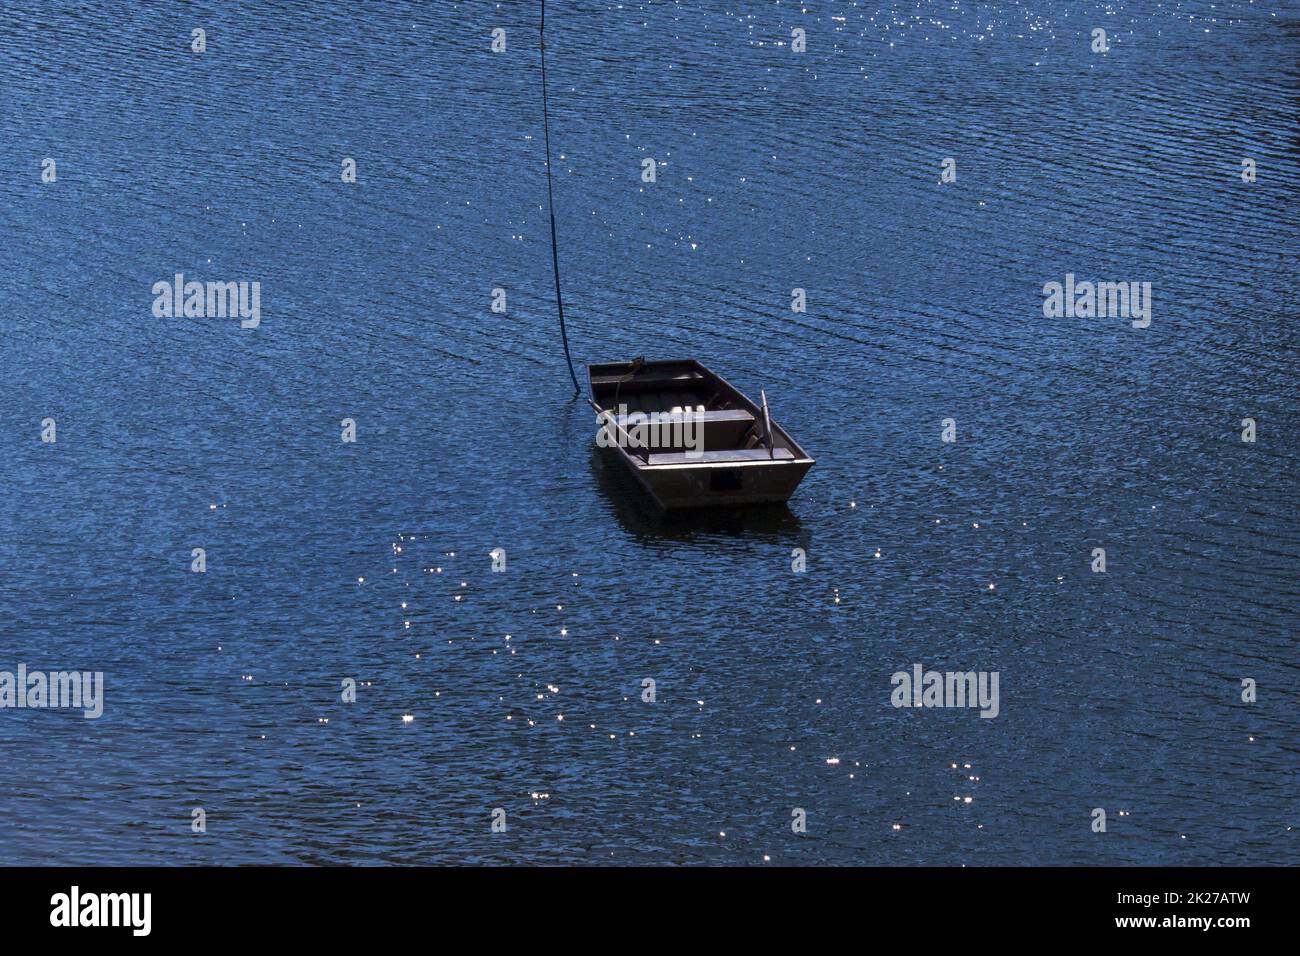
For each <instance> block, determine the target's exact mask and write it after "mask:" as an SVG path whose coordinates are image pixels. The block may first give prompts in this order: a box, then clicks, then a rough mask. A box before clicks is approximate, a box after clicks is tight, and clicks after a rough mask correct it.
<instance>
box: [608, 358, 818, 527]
mask: <svg viewBox="0 0 1300 956" xmlns="http://www.w3.org/2000/svg"><path fill="white" fill-rule="evenodd" d="M587 378H588V381H589V382H590V385H591V399H590V403H591V406H592V407H593V408H594V409H595V410H596V413H597V419H598V421H599V422H600V425H601V430H600V432H598V434H597V444H600V445H602V446H607V447H609V448H610V450H611V451H612V452H614V453H616V454H617V455H618V456H619V458H620V459H622V461H623V464H624V465H625V466H626V467H627V468H628V469H629V470H630V471H631V473H632V477H634V478H635V479H636V480H637V482H639V483H640V485H641V487H643V488H644V489H645V490H646V491H648V492H649V493H650V495H651V497H653V498H654V500H655V503H656V504H658V505H659V507H660V508H663V509H665V510H668V509H675V508H699V507H704V506H708V505H714V506H717V505H749V504H760V503H764V502H779V501H785V500H786V499H788V498H789V497H790V495H791V494H793V493H794V490H795V488H797V487H798V486H799V482H800V481H802V480H803V476H804V475H805V474H807V473H808V469H809V468H811V467H812V466H813V459H811V458H809V457H808V455H807V454H806V453H805V452H804V450H803V449H802V448H800V447H799V446H798V444H796V443H795V440H794V439H793V438H791V437H790V436H789V435H788V434H787V433H786V432H785V430H784V429H782V428H781V427H780V426H779V425H777V424H776V423H775V422H772V421H771V418H770V415H769V413H768V409H767V400H766V396H764V399H763V403H762V404H761V405H756V404H755V403H754V402H752V401H750V400H749V399H748V398H746V397H745V396H744V395H743V394H741V392H740V391H739V390H737V389H736V388H734V387H733V386H731V385H729V384H728V383H727V382H726V381H724V380H723V379H722V378H721V377H720V376H718V375H717V374H715V373H713V372H711V371H709V370H708V369H707V368H705V367H704V366H703V365H701V364H700V363H699V362H696V361H694V360H693V359H685V360H680V361H670V362H646V361H644V360H643V359H635V360H633V361H631V362H608V363H603V364H600V365H588V366H587Z"/></svg>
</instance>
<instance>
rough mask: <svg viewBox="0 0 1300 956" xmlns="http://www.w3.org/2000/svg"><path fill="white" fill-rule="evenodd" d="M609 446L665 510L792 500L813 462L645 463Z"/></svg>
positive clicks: (774, 502)
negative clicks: (641, 463) (643, 464)
mask: <svg viewBox="0 0 1300 956" xmlns="http://www.w3.org/2000/svg"><path fill="white" fill-rule="evenodd" d="M610 451H611V452H613V453H614V454H616V455H617V456H618V457H619V459H620V461H621V462H622V463H623V465H624V467H626V468H627V470H628V471H629V472H630V473H631V474H632V477H633V478H635V479H636V481H637V483H638V484H640V485H641V487H642V488H644V489H645V491H646V492H647V493H648V494H649V495H650V497H651V498H653V499H654V502H655V504H657V505H658V506H659V507H660V508H661V509H663V510H664V511H676V510H680V509H685V508H716V507H729V506H736V505H760V504H778V503H780V502H784V501H788V500H789V499H790V496H791V495H792V494H794V491H795V489H796V488H798V487H799V482H801V481H803V476H804V475H806V474H807V473H808V469H809V468H811V467H812V465H813V463H812V462H811V461H809V460H803V461H773V462H724V463H720V464H709V465H661V466H653V465H652V466H641V465H639V464H638V463H637V462H636V461H635V459H631V460H630V458H629V456H628V455H626V454H624V453H623V452H622V450H621V449H610Z"/></svg>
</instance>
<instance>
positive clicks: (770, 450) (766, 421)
mask: <svg viewBox="0 0 1300 956" xmlns="http://www.w3.org/2000/svg"><path fill="white" fill-rule="evenodd" d="M758 394H759V395H761V396H763V425H764V426H765V427H766V428H767V457H768V458H775V457H776V446H775V445H773V444H772V416H771V415H769V414H768V413H767V392H765V391H763V389H761V388H760V389H759V390H758Z"/></svg>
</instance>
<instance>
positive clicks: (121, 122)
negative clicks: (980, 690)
mask: <svg viewBox="0 0 1300 956" xmlns="http://www.w3.org/2000/svg"><path fill="white" fill-rule="evenodd" d="M733 8H734V9H733ZM547 14H548V16H547V36H548V45H549V52H548V72H549V79H550V84H551V88H550V92H551V111H552V116H551V119H552V129H551V138H552V147H553V149H554V151H555V163H554V172H555V189H556V205H557V212H558V228H559V236H560V255H561V262H562V267H563V270H564V275H565V295H566V305H567V312H568V317H569V326H570V337H571V342H572V346H573V350H574V353H575V359H576V360H577V361H579V362H586V361H609V360H617V359H623V358H628V357H631V356H633V355H638V354H645V355H647V356H648V357H650V358H673V357H695V358H698V359H700V360H701V361H703V362H705V363H706V364H708V365H709V366H711V367H713V368H715V369H716V370H717V371H719V372H720V373H722V374H723V375H724V376H726V377H727V378H728V379H730V380H731V381H732V382H734V383H735V384H737V385H738V386H740V387H741V388H743V389H744V390H745V391H747V392H749V393H751V394H754V395H757V393H758V391H759V389H760V388H761V389H764V390H766V393H767V395H768V397H769V399H770V401H771V403H772V406H773V410H774V413H775V415H776V417H777V418H778V419H779V420H780V422H781V423H782V424H783V425H784V426H785V427H786V428H787V429H789V430H790V432H791V433H792V434H794V435H795V437H796V438H797V439H798V440H799V441H800V443H801V444H803V445H804V446H805V447H806V448H807V449H808V450H809V452H810V453H811V454H812V455H813V456H814V457H816V458H817V460H818V461H817V465H816V467H814V468H813V470H812V471H811V472H810V474H809V475H808V477H807V479H806V480H805V481H804V483H803V485H802V487H801V488H800V489H799V491H798V493H797V494H796V496H795V497H794V499H792V501H791V503H790V505H789V508H788V509H776V510H767V511H763V512H757V513H750V514H741V515H734V514H726V513H708V514H704V515H699V516H695V517H693V518H686V519H676V518H675V519H670V520H665V519H662V518H659V517H657V516H656V515H655V514H654V513H653V512H652V511H651V510H649V509H648V508H647V506H646V505H645V503H644V501H643V500H642V499H640V498H639V497H638V492H637V491H636V489H635V487H634V486H632V485H631V484H630V483H629V481H628V480H627V479H626V477H625V476H623V475H622V474H621V473H620V472H619V471H618V468H617V463H616V462H609V461H607V460H606V459H604V458H602V457H600V455H599V454H598V453H597V452H596V450H595V449H594V443H593V436H594V424H593V422H592V420H591V415H590V413H589V411H587V409H586V407H585V405H584V404H582V403H580V402H577V401H573V400H571V388H570V387H569V383H568V373H567V371H566V370H565V368H564V360H563V352H562V350H561V348H560V342H559V339H558V333H557V325H556V320H555V309H554V299H553V290H552V284H551V274H550V259H549V255H550V253H549V244H548V227H547V220H546V217H545V197H546V192H545V167H544V160H543V153H542V136H541V133H542V128H541V116H540V98H539V71H538V55H537V42H536V41H537V34H536V9H535V5H534V4H531V3H518V4H501V5H494V4H487V3H483V4H478V3H463V4H441V3H440V4H428V3H419V4H410V5H383V6H380V5H373V6H371V5H367V6H365V7H363V8H362V7H355V6H352V5H343V4H332V3H319V4H317V3H274V4H272V3H260V2H242V3H210V4H209V3H193V4H185V5H179V4H175V5H174V4H138V5H136V4H132V5H118V4H108V3H91V4H77V5H70V6H69V8H68V9H65V10H56V9H55V8H53V7H52V6H50V5H47V4H44V3H38V2H33V0H19V2H18V3H16V4H15V3H13V2H8V3H6V4H5V8H4V10H3V11H2V12H0V91H2V92H0V209H2V210H3V212H2V214H0V303H2V304H3V312H2V313H0V329H3V348H4V355H5V361H4V369H5V371H4V375H3V379H2V381H3V384H2V385H0V389H2V394H3V401H2V402H0V419H2V420H0V426H2V427H0V441H2V442H3V446H4V447H3V457H2V458H0V476H2V478H3V487H4V494H3V496H2V497H0V614H2V616H3V623H2V625H0V670H13V669H15V668H16V667H17V665H18V664H19V663H20V662H22V663H26V664H27V666H28V667H29V668H31V669H48V670H57V669H86V670H100V671H103V672H104V675H105V698H106V700H105V710H104V715H103V717H102V718H100V719H98V720H93V721H92V720H85V719H83V718H82V717H81V715H80V714H79V713H73V712H68V711H52V710H45V711H33V710H23V711H18V710H2V711H0V753H3V761H4V765H5V770H6V772H5V780H6V787H5V792H4V794H3V796H0V858H2V860H3V862H7V863H39V862H69V863H177V864H184V863H285V862H288V863H293V862H306V863H397V862H400V863H440V862H451V861H471V862H529V863H532V862H542V863H558V862H582V863H599V862H614V863H618V862H624V863H687V864H693V863H738V864H760V863H762V862H763V861H764V860H768V859H770V861H771V863H773V864H811V863H836V864H848V863H868V864H917V863H921V864H950V865H952V864H960V863H970V864H992V863H1009V864H1020V863H1036V864H1101V863H1125V864H1134V863H1141V864H1157V863H1158V864H1184V863H1225V864H1234V863H1244V862H1254V863H1275V864H1276V863H1294V862H1296V860H1297V849H1296V847H1297V844H1296V840H1297V838H1300V816H1298V815H1297V810H1296V807H1297V801H1296V797H1297V773H1298V771H1300V760H1298V759H1297V740H1298V737H1300V735H1298V734H1297V730H1298V729H1300V720H1298V719H1297V709H1296V708H1297V699H1298V694H1297V690H1298V689H1297V676H1298V668H1297V662H1298V655H1297V625H1298V624H1300V620H1298V615H1297V611H1296V603H1297V598H1298V597H1300V578H1298V574H1297V558H1298V557H1300V520H1298V518H1297V515H1298V513H1300V512H1298V511H1297V508H1296V498H1297V485H1296V468H1297V463H1298V462H1297V458H1298V455H1297V449H1296V433H1297V426H1300V415H1298V414H1297V412H1296V407H1295V402H1296V396H1297V377H1298V376H1297V371H1296V355H1297V347H1298V344H1300V343H1298V342H1297V311H1298V310H1297V306H1296V281H1297V268H1296V250H1297V239H1298V238H1300V236H1298V233H1300V226H1298V225H1297V224H1298V223H1300V214H1298V213H1300V201H1298V200H1300V196H1298V190H1300V186H1298V185H1297V184H1298V183H1300V163H1298V162H1297V145H1298V142H1300V139H1298V134H1297V119H1298V117H1300V98H1298V97H1297V91H1298V89H1300V71H1298V70H1297V66H1296V64H1297V54H1298V53H1300V5H1298V4H1296V3H1291V2H1288V3H1245V2H1218V3H1208V2H1169V0H1166V2H1162V3H1122V2H1121V3H1107V4H1096V3H1088V2H1064V0H1063V2H1047V0H1043V2H1028V0H1026V2H1020V3H968V2H960V3H951V4H950V3H942V4H940V3H922V2H913V3H894V4H880V5H877V4H872V3H864V2H859V3H856V4H852V3H833V2H826V3H816V4H808V5H807V9H802V8H801V6H800V5H799V4H797V3H771V2H764V3H746V4H717V3H666V2H665V3H659V2H656V3H624V4H615V3H598V2H592V0H568V2H564V0H552V3H551V4H550V5H549V8H548V11H547ZM196 27H202V28H204V29H205V30H206V34H207V52H205V53H202V54H197V53H194V52H191V50H190V36H191V34H190V31H191V30H192V29H194V28H196ZM497 27H501V28H503V29H504V30H505V31H506V37H507V49H506V51H505V52H504V53H493V52H492V51H491V47H490V44H491V33H492V30H493V29H494V28H497ZM794 27H801V28H803V29H804V30H805V31H806V34H807V38H808V39H807V42H808V49H807V52H806V53H803V54H797V53H793V52H792V51H791V49H790V45H789V43H790V36H791V30H792V28H794ZM1096 27H1102V28H1104V29H1105V30H1106V31H1107V34H1108V40H1109V43H1110V52H1108V53H1105V54H1097V53H1093V52H1092V51H1091V50H1090V46H1091V43H1092V37H1091V32H1092V30H1093V29H1094V28H1096ZM46 157H50V158H53V159H55V160H56V162H57V180H56V181H55V182H53V183H42V182H41V165H42V160H43V159H45V158H46ZM344 157H351V158H354V159H355V160H356V163H357V170H358V174H357V182H356V183H354V184H349V183H344V182H342V181H341V178H340V164H341V162H342V160H343V158H344ZM945 157H953V158H954V159H955V160H956V164H957V166H956V168H957V181H956V182H954V183H948V184H942V183H941V182H940V171H941V170H940V163H941V161H942V160H943V159H944V158H945ZM1243 157H1250V158H1253V159H1254V160H1255V162H1256V164H1257V172H1258V177H1257V181H1255V182H1254V183H1246V182H1243V181H1242V178H1241V169H1242V159H1243ZM646 158H653V159H655V160H656V161H657V162H658V163H659V164H660V166H659V170H658V181H657V182H655V183H653V184H645V183H642V182H641V179H640V173H641V163H642V160H643V159H646ZM176 272H183V273H184V274H185V275H186V276H187V278H194V279H200V280H230V281H258V282H260V283H261V290H262V293H261V296H262V297H261V325H260V327H259V328H257V329H241V328H240V326H239V323H238V321H237V320H233V319H219V318H211V319H208V318H188V319H187V318H171V319H167V318H161V319H160V318H155V317H154V316H153V314H152V311H151V307H152V303H153V294H152V292H151V287H152V286H153V284H154V283H155V282H158V281H160V280H170V279H171V277H172V276H173V274H174V273H176ZM1066 273H1074V274H1076V275H1077V276H1078V277H1079V278H1080V279H1081V280H1082V279H1084V278H1090V279H1102V280H1112V281H1138V282H1150V283H1151V285H1152V289H1153V292H1152V297H1153V310H1152V322H1151V325H1150V327H1149V328H1146V329H1135V328H1133V327H1132V326H1131V325H1130V323H1129V322H1128V321H1126V320H1124V319H1121V318H1045V317H1044V315H1043V308H1042V305H1043V292H1042V289H1043V285H1044V283H1046V282H1049V281H1053V280H1056V281H1063V279H1064V276H1065V274H1066ZM496 287H500V288H504V289H505V290H506V291H507V303H508V313H507V314H506V315H499V314H494V313H492V312H491V311H490V308H489V306H490V302H491V290H492V289H493V288H496ZM794 288H803V289H806V290H807V299H808V308H807V311H806V312H805V313H795V312H792V311H791V308H790V302H791V290H792V289H794ZM1247 417H1250V418H1254V419H1255V420H1256V421H1257V423H1258V440H1257V441H1256V442H1255V443H1253V444H1249V443H1245V442H1243V441H1241V438H1240V432H1241V428H1242V425H1241V421H1242V419H1243V418H1247ZM45 418H53V419H55V420H56V422H57V442H56V443H54V444H48V443H42V442H41V441H40V429H41V421H42V420H43V419H45ZM344 418H351V419H353V420H354V421H355V422H356V427H357V441H356V443H355V444H345V443H343V442H341V441H340V422H341V421H342V419H344ZM947 418H951V419H953V420H954V421H955V423H956V428H957V441H956V442H955V443H943V442H941V441H940V431H941V427H942V426H941V422H942V421H943V420H944V419H947ZM197 547H201V548H204V549H205V550H206V555H207V570H206V572H205V573H203V574H196V573H191V571H190V561H191V557H190V556H191V550H192V549H193V548H197ZM1098 547H1103V548H1105V549H1106V554H1107V571H1106V573H1105V574H1097V573H1093V572H1092V571H1091V570H1090V561H1091V554H1092V551H1093V549H1094V548H1098ZM494 548H504V549H505V552H506V555H507V571H506V573H504V574H497V573H493V572H492V570H491V559H490V558H489V555H488V552H489V551H491V550H492V549H494ZM794 548H803V549H805V551H806V553H807V561H808V570H807V572H806V573H804V574H796V573H793V572H792V571H791V554H792V549H794ZM917 663H920V664H922V665H924V666H925V667H926V668H931V667H933V668H936V669H939V670H981V671H997V672H999V674H1000V713H999V715H998V716H997V717H996V718H995V719H980V718H979V716H978V715H977V713H976V712H975V711H973V710H959V711H957V710H936V709H931V710H914V709H895V708H894V707H893V706H891V704H890V692H891V690H892V685H891V683H890V676H891V675H892V674H893V673H894V672H895V671H898V670H910V669H911V668H912V666H913V665H914V664H917ZM349 678H350V679H353V680H355V681H357V682H358V689H357V700H356V702H355V703H353V704H346V703H344V702H343V701H342V700H341V697H340V693H341V683H342V681H344V680H345V679H349ZM644 678H653V679H654V680H655V681H656V686H657V697H658V699H657V701H656V702H655V703H653V704H650V703H645V702H643V701H642V699H641V691H642V681H643V679H644ZM1243 678H1251V679H1253V680H1255V681H1256V682H1257V685H1258V701H1257V702H1256V703H1253V704H1248V703H1243V702H1242V700H1241V681H1242V679H1243ZM404 715H409V716H410V717H412V718H413V719H412V720H410V721H409V722H404V721H403V716H404ZM195 807H202V808H204V810H205V812H206V814H207V832H206V834H203V835H196V834H193V833H191V812H192V810H193V809H194V808H195ZM498 807H500V808H504V809H505V810H506V813H507V819H508V827H509V828H508V830H507V832H505V833H500V834H494V833H492V832H491V829H490V822H491V813H492V811H493V809H494V808H498ZM1095 807H1102V808H1105V809H1106V811H1107V813H1108V815H1109V825H1108V831H1107V832H1106V833H1105V834H1097V833H1093V832H1091V829H1090V823H1091V820H1092V818H1091V812H1092V810H1093V808H1095ZM794 808H802V809H804V810H805V811H806V813H807V819H808V832H807V834H806V835H803V836H799V835H796V834H794V833H793V832H792V831H791V826H790V824H791V820H792V811H793V809H794ZM1121 812H1122V815H1121Z"/></svg>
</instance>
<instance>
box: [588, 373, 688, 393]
mask: <svg viewBox="0 0 1300 956" xmlns="http://www.w3.org/2000/svg"><path fill="white" fill-rule="evenodd" d="M702 378H704V376H703V375H701V374H700V373H699V372H692V371H681V372H671V371H669V372H637V373H636V374H635V375H633V376H632V377H631V378H626V379H625V377H624V376H623V375H593V376H592V377H591V384H592V386H593V387H594V388H600V387H602V386H608V387H610V388H613V387H614V386H615V385H618V383H619V382H622V383H623V388H622V393H623V394H631V393H632V392H635V391H636V390H637V389H641V388H650V387H654V388H663V387H664V386H665V385H689V384H692V383H694V382H698V381H700V380H701V379H702Z"/></svg>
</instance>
